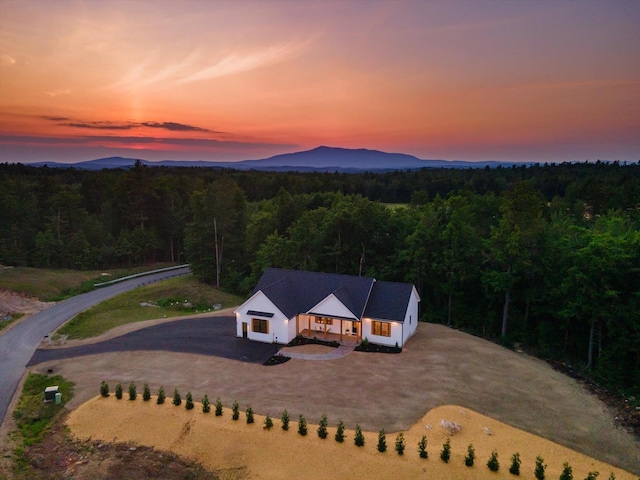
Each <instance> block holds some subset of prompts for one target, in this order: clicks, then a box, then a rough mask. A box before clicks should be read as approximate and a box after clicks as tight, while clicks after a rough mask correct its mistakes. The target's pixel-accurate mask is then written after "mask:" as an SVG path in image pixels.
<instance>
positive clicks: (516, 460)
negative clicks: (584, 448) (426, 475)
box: [421, 439, 616, 480]
mask: <svg viewBox="0 0 640 480" xmlns="http://www.w3.org/2000/svg"><path fill="white" fill-rule="evenodd" d="M421 456H422V455H421ZM425 458H426V457H425ZM450 458H451V441H450V440H449V439H447V441H446V442H445V443H444V444H443V445H442V451H441V452H440V459H441V460H442V461H444V462H445V463H449V460H450ZM475 458H476V451H475V449H474V448H473V444H469V446H468V447H467V455H466V456H465V457H464V464H465V465H466V466H467V467H473V465H474V463H475ZM521 465H522V461H521V460H520V454H519V453H518V452H516V453H514V454H513V455H511V465H510V466H509V473H511V474H512V475H516V476H519V475H520V466H521ZM487 467H488V468H489V470H491V471H492V472H497V471H498V470H500V462H499V461H498V452H497V451H496V450H493V451H492V452H491V456H490V457H489V460H488V461H487ZM546 468H547V465H546V464H545V463H544V459H543V458H542V457H541V456H539V455H538V457H536V466H535V468H534V469H533V474H534V476H535V477H536V479H537V480H545V479H546V474H545V470H546ZM598 475H600V473H599V472H589V473H588V474H587V476H586V477H585V479H584V480H595V479H596V478H597V477H598ZM615 478H616V476H615V475H614V474H613V472H612V473H611V475H610V476H609V480H615ZM559 480H573V471H572V469H571V466H570V465H569V464H568V463H567V462H565V463H564V465H563V469H562V473H561V474H560V479H559Z"/></svg>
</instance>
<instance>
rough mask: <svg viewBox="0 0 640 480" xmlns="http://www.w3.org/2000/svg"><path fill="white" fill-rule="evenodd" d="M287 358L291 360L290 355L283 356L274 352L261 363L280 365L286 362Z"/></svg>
mask: <svg viewBox="0 0 640 480" xmlns="http://www.w3.org/2000/svg"><path fill="white" fill-rule="evenodd" d="M289 360H291V358H290V357H285V356H284V355H279V354H277V353H276V354H275V355H273V356H272V357H270V358H269V360H267V361H266V362H264V363H263V365H265V366H267V367H269V366H272V365H282V364H283V363H286V362H288V361H289Z"/></svg>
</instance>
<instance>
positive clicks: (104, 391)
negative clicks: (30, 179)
mask: <svg viewBox="0 0 640 480" xmlns="http://www.w3.org/2000/svg"><path fill="white" fill-rule="evenodd" d="M100 395H102V396H103V397H108V396H109V385H107V382H105V381H104V380H103V381H102V383H101V384H100Z"/></svg>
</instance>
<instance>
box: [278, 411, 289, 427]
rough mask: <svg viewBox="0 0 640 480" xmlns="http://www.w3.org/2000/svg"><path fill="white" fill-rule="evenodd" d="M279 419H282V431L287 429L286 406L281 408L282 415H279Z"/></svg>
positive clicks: (287, 416)
mask: <svg viewBox="0 0 640 480" xmlns="http://www.w3.org/2000/svg"><path fill="white" fill-rule="evenodd" d="M280 419H281V420H282V429H283V430H284V431H287V430H289V413H288V412H287V409H286V408H285V409H284V410H283V412H282V417H280Z"/></svg>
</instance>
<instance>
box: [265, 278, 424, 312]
mask: <svg viewBox="0 0 640 480" xmlns="http://www.w3.org/2000/svg"><path fill="white" fill-rule="evenodd" d="M412 290H413V285H411V284H410V283H394V282H379V281H376V280H375V279H373V278H369V277H356V276H352V275H338V274H333V273H319V272H305V271H301V270H284V269H280V268H268V269H267V270H265V272H264V273H263V274H262V277H260V280H259V281H258V284H257V285H256V288H254V290H253V293H254V294H255V293H256V292H258V291H262V293H264V294H265V295H266V296H267V298H269V300H271V301H272V302H273V304H274V305H275V306H276V307H278V309H279V310H280V311H281V312H282V313H284V314H285V315H286V316H287V317H288V318H292V317H294V316H295V315H297V314H299V313H306V312H308V311H309V310H310V309H312V308H313V307H314V306H316V305H317V304H318V303H320V302H321V301H322V300H324V299H325V298H327V297H328V296H329V295H330V294H332V293H333V295H335V297H336V298H337V299H338V300H340V301H341V302H342V303H343V304H344V306H345V307H347V308H348V309H349V310H350V311H351V313H353V315H354V316H355V317H357V318H362V317H370V318H376V319H380V320H392V321H398V322H402V321H404V316H405V313H406V311H407V306H408V305H409V299H410V297H411V292H412Z"/></svg>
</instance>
